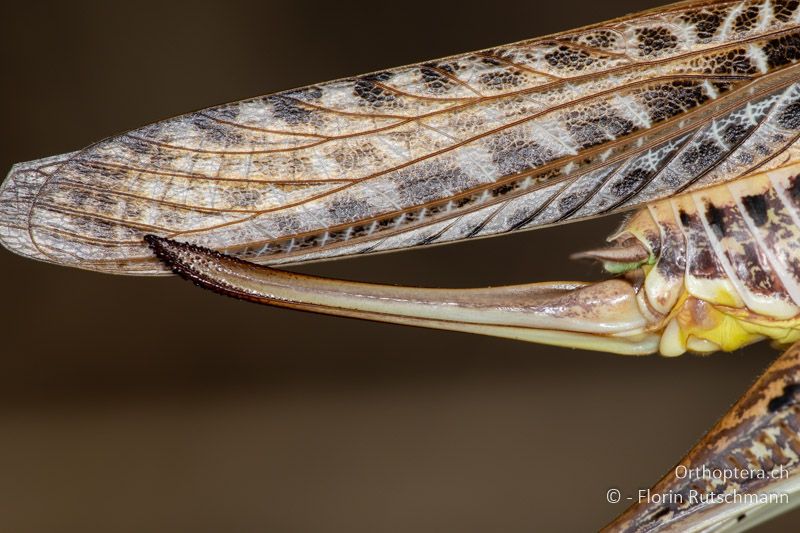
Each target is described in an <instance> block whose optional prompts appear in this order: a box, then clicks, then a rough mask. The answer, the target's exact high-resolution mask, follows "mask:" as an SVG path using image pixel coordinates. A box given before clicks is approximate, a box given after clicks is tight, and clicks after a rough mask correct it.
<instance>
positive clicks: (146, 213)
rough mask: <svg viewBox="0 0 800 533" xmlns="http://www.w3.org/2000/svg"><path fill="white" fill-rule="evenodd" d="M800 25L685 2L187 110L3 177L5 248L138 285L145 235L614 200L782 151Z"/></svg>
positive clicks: (288, 242) (348, 228) (448, 225)
mask: <svg viewBox="0 0 800 533" xmlns="http://www.w3.org/2000/svg"><path fill="white" fill-rule="evenodd" d="M798 20H800V8H798V3H797V2H794V1H775V0H766V1H749V2H748V1H745V2H700V3H683V4H677V5H675V6H671V7H667V8H663V9H660V10H658V11H652V12H646V13H643V14H640V15H636V16H630V17H626V18H623V19H618V20H616V21H612V22H609V23H605V24H600V25H596V26H593V27H589V28H584V29H580V30H575V31H572V32H566V33H562V34H557V35H553V36H549V37H544V38H540V39H535V40H531V41H524V42H520V43H516V44H512V45H508V46H503V47H498V48H494V49H491V50H484V51H481V52H475V53H468V54H464V55H460V56H453V57H449V58H445V59H441V60H437V61H431V62H427V63H423V64H418V65H412V66H407V67H401V68H396V69H391V70H386V71H382V72H377V73H373V74H369V75H365V76H360V77H356V78H351V79H345V80H339V81H334V82H329V83H325V84H320V85H315V86H311V87H306V88H302V89H297V90H292V91H287V92H284V93H279V94H276V95H271V96H266V97H261V98H254V99H251V100H245V101H242V102H237V103H233V104H227V105H223V106H218V107H214V108H210V109H206V110H204V111H199V112H195V113H191V114H187V115H183V116H180V117H177V118H174V119H170V120H166V121H163V122H159V123H156V124H153V125H150V126H146V127H144V128H141V129H138V130H134V131H131V132H128V133H126V134H123V135H121V136H118V137H115V138H111V139H107V140H104V141H102V142H99V143H97V144H95V145H93V146H90V147H88V148H86V149H84V150H81V151H78V152H74V153H71V154H66V155H64V156H59V157H56V158H50V159H46V160H40V161H34V162H29V163H23V164H20V165H17V166H15V167H14V168H13V169H12V171H11V173H10V175H9V177H8V178H7V179H6V181H5V182H4V184H3V186H2V188H0V228H2V229H0V240H2V242H3V244H4V245H5V246H6V247H8V248H10V249H12V250H13V251H15V252H18V253H20V254H23V255H27V256H31V257H34V258H37V259H43V260H47V261H52V262H57V263H64V264H69V265H73V266H78V267H81V268H88V269H95V270H103V271H109V272H117V273H148V274H155V273H162V272H165V270H164V268H163V267H162V266H161V265H160V264H159V263H157V262H156V260H155V259H154V258H153V257H152V254H151V253H150V252H149V250H148V249H147V247H146V246H145V245H144V243H143V242H142V237H143V235H145V234H155V235H160V236H165V237H169V238H172V239H176V240H178V241H188V242H193V243H197V244H200V245H203V246H205V247H208V248H213V249H216V250H221V251H224V252H226V253H228V254H230V255H234V256H238V257H241V258H245V259H248V260H250V261H255V262H259V263H268V264H281V263H294V262H302V261H312V260H318V259H324V258H330V257H336V256H345V255H352V254H359V253H367V252H377V251H386V250H393V249H400V248H407V247H411V246H417V245H428V244H440V243H445V242H451V241H455V240H460V239H466V238H471V237H483V236H489V235H496V234H500V233H504V232H509V231H516V230H524V229H531V228H535V227H539V226H542V225H548V224H556V223H560V222H565V221H570V220H577V219H582V218H587V217H591V216H597V215H600V214H604V213H608V212H613V211H619V210H625V209H630V208H632V207H634V206H637V205H640V204H642V203H643V202H648V201H651V200H654V199H658V198H664V197H666V196H669V195H671V194H674V193H675V192H678V191H682V190H686V189H691V188H697V187H702V186H705V185H708V184H712V183H717V182H722V181H727V180H731V179H735V178H737V177H739V176H741V175H744V174H746V173H748V172H751V171H752V170H754V169H755V168H758V167H763V166H764V165H769V164H770V162H771V161H772V160H775V159H776V156H778V155H779V154H782V153H787V152H786V150H787V148H789V147H791V145H792V144H793V143H794V142H795V140H796V138H797V136H798V134H800V84H798V83H795V82H796V81H797V80H798V79H800V76H798V72H797V69H798V68H800V66H798V67H795V66H794V63H795V62H796V61H797V59H800V28H799V27H798Z"/></svg>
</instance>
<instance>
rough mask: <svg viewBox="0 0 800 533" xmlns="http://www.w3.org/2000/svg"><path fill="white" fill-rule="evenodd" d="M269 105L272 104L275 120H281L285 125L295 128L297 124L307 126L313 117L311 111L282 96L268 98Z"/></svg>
mask: <svg viewBox="0 0 800 533" xmlns="http://www.w3.org/2000/svg"><path fill="white" fill-rule="evenodd" d="M268 100H269V103H271V104H272V108H273V114H274V116H275V118H277V119H280V120H283V121H284V122H286V123H287V124H291V125H292V126H296V125H297V124H308V122H309V121H310V120H311V117H312V116H313V115H314V113H313V112H312V111H309V110H308V109H303V108H302V107H300V105H299V104H298V103H297V102H295V101H294V100H292V99H291V98H285V97H282V96H269V97H268Z"/></svg>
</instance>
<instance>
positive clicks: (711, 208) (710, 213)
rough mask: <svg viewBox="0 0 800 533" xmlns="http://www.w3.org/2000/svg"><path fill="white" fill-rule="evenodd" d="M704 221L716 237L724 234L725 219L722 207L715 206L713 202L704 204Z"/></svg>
mask: <svg viewBox="0 0 800 533" xmlns="http://www.w3.org/2000/svg"><path fill="white" fill-rule="evenodd" d="M706 222H708V225H709V226H711V229H712V230H714V234H715V235H716V236H717V237H718V238H720V239H721V238H722V237H724V236H725V219H724V217H723V214H722V209H719V208H717V206H715V205H714V204H708V205H707V206H706Z"/></svg>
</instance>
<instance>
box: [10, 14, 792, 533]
mask: <svg viewBox="0 0 800 533" xmlns="http://www.w3.org/2000/svg"><path fill="white" fill-rule="evenodd" d="M657 3H658V2H654V1H646V0H638V1H637V0H627V1H625V0H615V1H604V2H597V1H593V0H558V1H556V2H547V3H546V2H532V1H530V0H505V1H503V2H496V3H481V4H473V5H470V4H467V3H465V2H464V1H463V0H462V1H459V0H451V1H441V2H432V1H430V0H406V1H404V2H374V3H373V2H357V3H356V2H352V3H351V2H326V3H309V2H288V1H287V2H282V3H278V2H272V1H269V0H262V1H259V2H243V1H227V2H216V3H215V2H208V1H202V0H198V1H195V2H191V3H188V2H187V3H185V4H184V3H178V2H176V3H171V2H165V1H162V2H158V3H149V2H127V3H121V2H120V3H116V2H115V3H112V2H81V1H72V2H66V3H60V2H58V3H57V2H51V3H38V2H15V3H12V4H9V5H6V6H4V8H3V16H4V20H5V22H4V24H3V29H2V31H0V57H2V72H3V80H4V83H3V84H2V89H0V90H2V98H0V106H2V127H1V129H0V131H1V132H2V133H1V134H2V139H0V141H1V142H0V167H2V168H5V169H8V168H9V167H10V166H11V164H12V163H14V162H17V161H24V160H29V159H34V158H39V157H43V156H47V155H52V154H56V153H61V152H66V151H71V150H74V149H77V148H80V147H82V146H84V145H86V144H88V143H90V142H92V141H95V140H98V139H100V138H103V137H105V136H108V135H112V134H114V133H117V132H119V131H122V130H126V129H129V128H133V127H136V126H140V125H143V124H145V123H148V122H151V121H154V120H158V119H161V118H165V117H168V116H170V115H174V114H178V113H181V112H185V111H189V110H193V109H197V108H202V107H206V106H209V105H213V104H217V103H222V102H226V101H231V100H237V99H241V98H245V97H249V96H255V95H258V94H264V93H269V92H274V91H278V90H282V89H288V88H293V87H297V86H302V85H305V84H308V83H313V82H318V81H322V80H326V79H332V78H338V77H342V76H348V75H353V74H358V73H362V72H367V71H372V70H376V69H380V68H385V67H389V66H395V65H400V64H406V63H411V62H416V61H420V60H425V59H431V58H434V57H438V56H444V55H449V54H453V53H458V52H462V51H467V50H473V49H479V48H484V47H488V46H493V45H497V44H502V43H506V42H511V41H515V40H520V39H524V38H528V37H532V36H536V35H541V34H546V33H550V32H554V31H558V30H563V29H568V28H572V27H576V26H579V25H583V24H587V23H591V22H595V21H600V20H603V19H608V18H611V17H614V16H618V15H622V14H625V13H628V12H631V11H636V10H639V9H643V8H647V7H651V6H654V5H656V4H657ZM4 172H5V171H2V173H4ZM617 223H618V220H617V219H611V220H601V221H593V222H590V223H586V224H579V225H572V226H568V227H562V228H555V229H548V230H542V231H538V232H534V233H527V234H522V235H516V236H509V237H504V238H497V239H491V240H483V241H478V242H472V243H467V244H459V245H451V246H447V247H440V248H432V249H429V250H424V251H414V252H408V253H404V254H392V255H384V256H376V257H365V258H360V259H357V260H347V261H340V262H334V263H327V264H318V265H309V266H307V267H304V268H302V269H299V270H302V271H304V272H312V273H316V274H322V275H328V276H340V277H347V278H351V279H360V280H370V281H382V282H390V283H391V282H395V283H404V284H418V285H434V286H451V287H466V286H480V285H487V284H501V283H512V282H528V281H535V280H547V279H559V278H560V279H565V278H566V279H570V278H575V279H586V278H596V277H598V276H599V272H598V270H597V268H596V267H594V266H592V265H586V264H572V263H570V262H569V261H568V259H567V255H568V254H569V253H570V252H572V251H575V250H580V249H581V248H584V247H587V246H592V245H594V244H596V243H597V242H599V240H600V239H601V238H603V237H604V236H605V235H606V234H607V233H608V232H609V231H611V230H612V229H613V228H614V226H615V225H616V224H617ZM0 274H2V279H3V280H4V287H3V295H2V304H0V319H1V320H0V335H1V336H2V341H0V342H2V344H0V346H2V356H0V531H3V532H5V531H8V532H15V533H27V532H52V531H56V532H93V531H102V532H141V531H170V532H181V531H192V532H203V531H209V532H212V531H213V532H218V531H241V532H249V531H259V532H261V531H275V532H348V533H357V532H387V533H388V532H408V531H415V532H429V531H430V532H433V531H436V532H439V531H446V532H449V531H458V532H489V531H492V532H494V531H502V532H522V531H532V530H540V531H548V530H549V531H553V530H559V531H588V530H592V529H596V528H598V527H600V526H602V525H603V524H605V523H606V522H607V521H609V520H610V519H611V518H613V517H614V516H615V515H616V514H617V513H619V512H620V511H622V509H623V504H616V505H613V504H609V503H606V501H605V493H606V490H607V489H609V488H611V487H618V488H620V489H622V490H623V492H627V493H633V492H634V491H635V490H636V489H638V488H640V487H645V486H649V485H650V484H651V483H652V482H654V481H655V480H656V479H657V478H658V477H660V475H661V474H662V473H664V472H665V471H666V470H667V469H669V468H671V466H672V465H673V464H674V463H675V462H676V461H677V460H678V459H679V458H680V457H681V455H682V454H683V453H684V452H686V451H687V450H688V448H689V447H690V445H691V444H693V443H694V442H695V441H696V440H697V439H698V438H699V437H700V436H701V434H702V433H703V431H704V430H705V429H706V428H708V427H709V426H710V425H711V424H712V423H713V422H714V421H715V420H716V419H717V418H718V417H719V416H720V415H721V414H722V413H723V412H724V411H725V410H726V409H727V408H728V406H729V405H730V404H731V403H732V402H733V401H734V400H735V399H736V398H737V397H738V395H739V394H740V393H742V392H743V391H744V390H745V389H746V387H747V386H748V385H749V384H750V383H751V382H752V381H753V380H754V379H755V377H756V376H757V374H758V373H759V372H760V371H761V370H762V369H763V368H765V367H766V365H768V363H769V362H770V361H771V360H772V358H773V357H775V353H774V352H773V351H772V350H771V349H770V348H769V347H767V346H764V345H760V346H757V347H753V348H751V349H748V350H743V351H741V352H738V353H735V354H720V355H716V356H712V357H707V358H700V357H692V356H684V357H680V358H678V359H674V360H670V359H664V358H659V357H647V358H624V357H617V356H611V355H604V354H595V353H586V352H580V351H571V350H566V349H557V348H542V347H538V346H533V345H528V344H523V343H520V342H513V341H507V340H499V339H492V338H482V337H477V336H469V335H465V334H457V333H447V332H439V331H426V330H418V329H413V328H408V327H401V326H388V325H379V324H373V323H364V322H358V321H353V320H346V319H337V318H330V317H321V316H315V315H309V314H301V313H297V312H291V311H284V310H276V309H270V308H266V307H258V306H255V305H252V304H248V303H243V302H238V301H234V300H230V299H226V298H223V297H220V296H216V295H214V294H211V293H207V292H203V291H200V290H199V289H196V288H194V287H192V286H191V285H190V284H188V283H185V282H182V281H179V280H178V279H175V278H160V279H145V278H125V277H113V276H108V275H100V274H94V273H89V272H82V271H77V270H70V269H65V268H59V267H54V266H50V265H46V264H43V263H36V262H33V261H29V260H24V259H21V258H18V257H16V256H13V255H11V254H10V253H8V252H5V251H1V252H0ZM798 522H800V515H799V514H798V513H794V514H790V515H788V516H786V517H783V518H782V519H780V520H779V521H775V522H772V523H770V524H768V525H767V526H766V527H763V528H762V529H761V530H762V531H781V530H785V529H787V528H791V529H795V530H796V524H797V523H798ZM792 524H794V525H795V526H794V527H791V525H792Z"/></svg>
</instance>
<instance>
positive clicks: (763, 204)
mask: <svg viewBox="0 0 800 533" xmlns="http://www.w3.org/2000/svg"><path fill="white" fill-rule="evenodd" d="M742 205H744V208H745V210H746V211H747V214H748V215H750V218H752V219H753V222H755V223H756V226H763V225H764V224H766V223H767V220H768V217H767V200H766V198H764V195H763V194H753V195H751V196H744V197H742Z"/></svg>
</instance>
